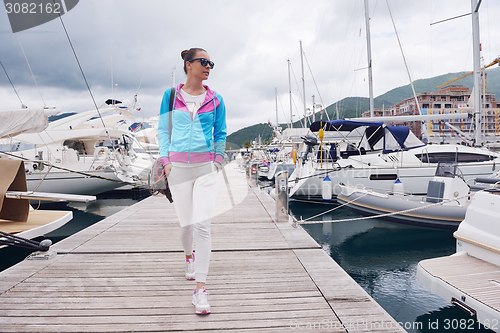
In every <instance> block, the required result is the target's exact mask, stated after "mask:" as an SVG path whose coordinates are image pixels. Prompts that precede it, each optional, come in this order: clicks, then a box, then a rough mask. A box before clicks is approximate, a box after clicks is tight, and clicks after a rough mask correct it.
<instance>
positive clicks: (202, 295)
mask: <svg viewBox="0 0 500 333" xmlns="http://www.w3.org/2000/svg"><path fill="white" fill-rule="evenodd" d="M193 305H194V306H195V312H196V314H209V313H210V304H208V300H207V291H206V290H205V288H203V289H195V290H194V293H193Z"/></svg>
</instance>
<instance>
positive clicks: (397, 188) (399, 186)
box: [392, 178, 405, 195]
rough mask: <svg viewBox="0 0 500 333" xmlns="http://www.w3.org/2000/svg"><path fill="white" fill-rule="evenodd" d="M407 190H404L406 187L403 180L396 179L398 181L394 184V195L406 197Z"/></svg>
mask: <svg viewBox="0 0 500 333" xmlns="http://www.w3.org/2000/svg"><path fill="white" fill-rule="evenodd" d="M404 191H405V188H404V185H403V183H402V182H401V180H399V178H398V179H396V181H395V182H394V184H392V193H393V194H394V195H404V194H405V192H404Z"/></svg>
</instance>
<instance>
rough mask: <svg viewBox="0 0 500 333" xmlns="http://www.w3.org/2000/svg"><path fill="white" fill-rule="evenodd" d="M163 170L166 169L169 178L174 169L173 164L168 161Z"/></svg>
mask: <svg viewBox="0 0 500 333" xmlns="http://www.w3.org/2000/svg"><path fill="white" fill-rule="evenodd" d="M163 170H165V177H167V178H168V176H169V175H170V171H171V170H172V164H171V163H168V164H167V165H165V166H164V167H163Z"/></svg>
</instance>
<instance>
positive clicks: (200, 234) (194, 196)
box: [168, 162, 219, 282]
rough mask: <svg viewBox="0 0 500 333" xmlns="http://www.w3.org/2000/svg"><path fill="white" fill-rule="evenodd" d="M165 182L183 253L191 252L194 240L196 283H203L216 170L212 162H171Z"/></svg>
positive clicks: (206, 263) (207, 254) (205, 272)
mask: <svg viewBox="0 0 500 333" xmlns="http://www.w3.org/2000/svg"><path fill="white" fill-rule="evenodd" d="M168 183H169V187H170V191H171V192H172V198H173V200H174V206H175V211H176V212H177V217H178V218H179V223H180V225H181V229H180V238H181V243H182V247H183V248H184V253H185V254H186V255H190V254H192V253H193V245H194V242H195V239H196V255H195V271H196V282H206V279H207V274H208V267H209V264H210V254H211V251H212V240H211V237H210V225H211V222H212V214H213V210H214V207H215V199H216V197H217V188H218V185H219V182H218V177H217V170H216V167H215V166H214V164H213V163H212V162H208V163H193V164H188V163H175V162H174V163H172V170H171V171H170V175H169V176H168Z"/></svg>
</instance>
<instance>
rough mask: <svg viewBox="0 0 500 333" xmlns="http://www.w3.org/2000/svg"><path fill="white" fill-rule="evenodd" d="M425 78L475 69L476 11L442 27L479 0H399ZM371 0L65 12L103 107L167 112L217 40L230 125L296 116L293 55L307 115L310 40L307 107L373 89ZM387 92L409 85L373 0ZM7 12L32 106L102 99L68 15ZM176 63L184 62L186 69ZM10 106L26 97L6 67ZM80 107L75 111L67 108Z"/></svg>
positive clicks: (3, 92)
mask: <svg viewBox="0 0 500 333" xmlns="http://www.w3.org/2000/svg"><path fill="white" fill-rule="evenodd" d="M389 4H390V6H391V7H390V8H391V12H392V16H393V18H394V21H395V24H396V27H397V29H398V34H399V36H400V40H401V44H402V47H403V50H404V53H405V57H406V60H407V63H408V66H409V70H410V73H411V76H412V79H413V80H417V79H421V78H427V77H431V76H436V75H440V74H444V73H448V72H458V71H463V70H471V68H472V53H471V52H472V51H471V48H470V45H471V40H472V39H471V20H470V16H467V17H463V18H459V19H456V20H452V21H448V22H445V23H440V24H436V25H432V26H431V25H430V23H431V22H436V21H439V20H443V19H447V18H450V17H453V16H458V15H461V14H465V13H467V12H470V1H466V0H441V1H439V2H437V1H434V0H425V1H414V2H408V1H395V0H390V1H389ZM499 14H500V4H498V3H497V2H495V1H493V0H484V1H483V2H482V4H481V9H480V23H481V41H482V45H483V53H482V54H483V56H484V57H485V62H486V63H489V62H490V61H492V60H493V59H494V58H496V57H497V56H498V53H499V52H500V51H499V50H500V36H499V35H500V29H499V27H498V25H499V23H498V21H497V20H495V18H496V17H498V16H499ZM364 15H365V14H364V7H363V2H362V1H360V0H355V1H340V0H314V1H303V0H276V1H263V0H254V1H241V0H235V1H222V0H215V1H210V2H198V1H191V2H185V1H172V0H165V1H153V0H144V1H127V2H124V1H117V0H106V1H102V0H101V1H97V0H86V1H80V2H79V3H78V5H77V6H76V7H75V8H74V9H73V10H71V11H70V12H68V13H67V14H66V15H64V16H63V17H62V18H63V21H64V25H65V27H66V30H67V32H68V34H69V36H70V39H71V43H72V45H73V47H74V50H75V51H76V54H77V56H78V59H79V62H80V65H81V66H82V69H83V71H84V73H85V77H86V78H87V81H88V83H89V85H90V88H91V89H92V93H93V95H94V96H95V98H96V102H97V104H98V105H99V104H101V103H102V102H103V101H104V100H105V99H107V98H109V97H115V98H117V99H129V100H132V99H133V96H134V94H135V93H138V97H139V100H140V103H141V105H142V110H143V111H142V112H143V113H142V114H140V115H139V117H145V118H148V117H149V116H154V115H156V114H157V112H158V107H159V104H160V101H161V97H162V94H163V92H164V90H165V89H166V88H168V87H170V86H171V85H172V79H173V77H172V72H174V73H175V81H176V83H179V82H183V81H184V80H185V75H184V73H183V71H182V60H181V58H180V52H181V51H182V50H183V49H186V48H190V47H203V48H205V49H206V50H207V51H208V52H209V54H210V56H211V59H212V60H213V61H214V62H215V64H216V65H215V68H214V70H213V71H212V73H211V77H210V78H209V80H208V81H207V84H208V85H210V86H211V87H212V88H214V89H215V90H217V91H218V92H219V93H221V95H222V96H223V97H224V100H225V102H226V104H227V110H228V113H227V117H228V129H229V132H233V131H236V130H238V129H240V128H242V127H245V126H250V125H253V124H255V123H259V122H267V120H268V119H269V118H271V120H272V121H274V118H275V113H276V111H275V109H276V101H275V88H276V89H277V91H278V101H279V102H278V109H279V110H278V111H279V112H278V113H279V121H280V122H285V121H288V117H289V113H290V112H289V94H288V91H289V86H288V84H289V83H288V82H289V79H288V67H287V66H288V65H287V59H290V61H291V64H292V71H291V75H292V77H291V82H292V88H291V90H292V99H293V102H292V104H293V113H294V114H295V115H296V118H295V119H294V120H297V119H298V118H297V117H298V115H299V114H302V113H303V100H302V98H303V97H302V94H303V92H302V81H301V77H302V74H301V72H302V69H301V59H300V50H299V40H301V41H302V43H303V49H304V52H305V59H304V62H305V63H304V74H305V84H306V88H305V91H306V106H307V107H311V106H312V95H315V99H316V103H320V102H321V101H322V102H323V103H324V104H325V105H330V104H332V103H334V102H336V101H338V100H340V99H342V98H344V97H349V96H364V97H366V96H368V83H367V70H366V66H367V65H366V64H367V56H366V35H365V16H364ZM370 17H371V20H370V25H371V36H372V59H373V83H374V91H375V96H377V95H380V94H383V93H385V92H386V91H388V90H390V89H393V88H395V87H398V86H401V85H406V84H408V83H409V79H408V75H407V73H406V68H405V65H404V62H403V58H402V55H401V51H400V49H399V45H398V42H397V39H396V36H395V32H394V28H393V25H392V21H391V17H390V15H389V11H388V9H387V4H386V1H370ZM8 24H9V23H8V19H7V15H6V13H4V12H0V40H1V44H2V48H1V49H0V61H2V63H3V65H4V66H5V69H6V70H7V72H8V73H9V76H10V78H11V80H12V82H13V83H14V85H15V87H16V89H17V90H18V93H19V94H20V96H21V99H22V100H23V102H25V101H26V102H25V104H28V103H29V104H28V105H30V106H38V105H41V104H43V102H42V99H41V97H40V96H39V95H40V94H39V93H38V89H37V87H36V85H35V83H34V80H33V78H32V75H31V72H30V69H29V68H28V65H27V63H26V60H25V56H24V54H23V51H22V49H21V46H20V43H21V45H22V48H23V49H24V53H25V55H26V58H27V59H28V62H29V65H30V66H31V70H32V72H33V75H34V76H35V79H36V83H37V84H38V87H39V89H40V92H41V93H42V96H43V99H44V100H45V103H46V104H48V105H51V106H52V105H57V106H59V107H60V108H61V109H62V110H63V111H85V110H89V109H91V108H92V107H93V101H92V100H91V99H90V93H89V92H88V90H87V87H86V84H85V81H84V80H83V77H82V74H81V73H80V69H79V67H78V63H77V61H76V59H75V56H74V54H73V51H72V48H71V45H70V43H69V41H68V39H67V37H66V34H65V32H64V29H63V27H62V25H61V22H60V21H59V20H53V21H51V22H49V23H46V24H44V25H42V26H39V27H36V28H32V29H30V30H27V31H25V32H22V33H18V34H16V35H15V34H13V33H12V32H11V30H10V26H9V25H8ZM174 68H175V70H174ZM0 96H1V97H2V109H9V108H18V107H19V104H20V103H19V100H18V98H17V96H16V94H15V92H14V90H13V89H12V87H11V86H10V83H9V81H8V80H7V78H6V76H5V75H4V73H2V72H0ZM66 108H68V109H66Z"/></svg>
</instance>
